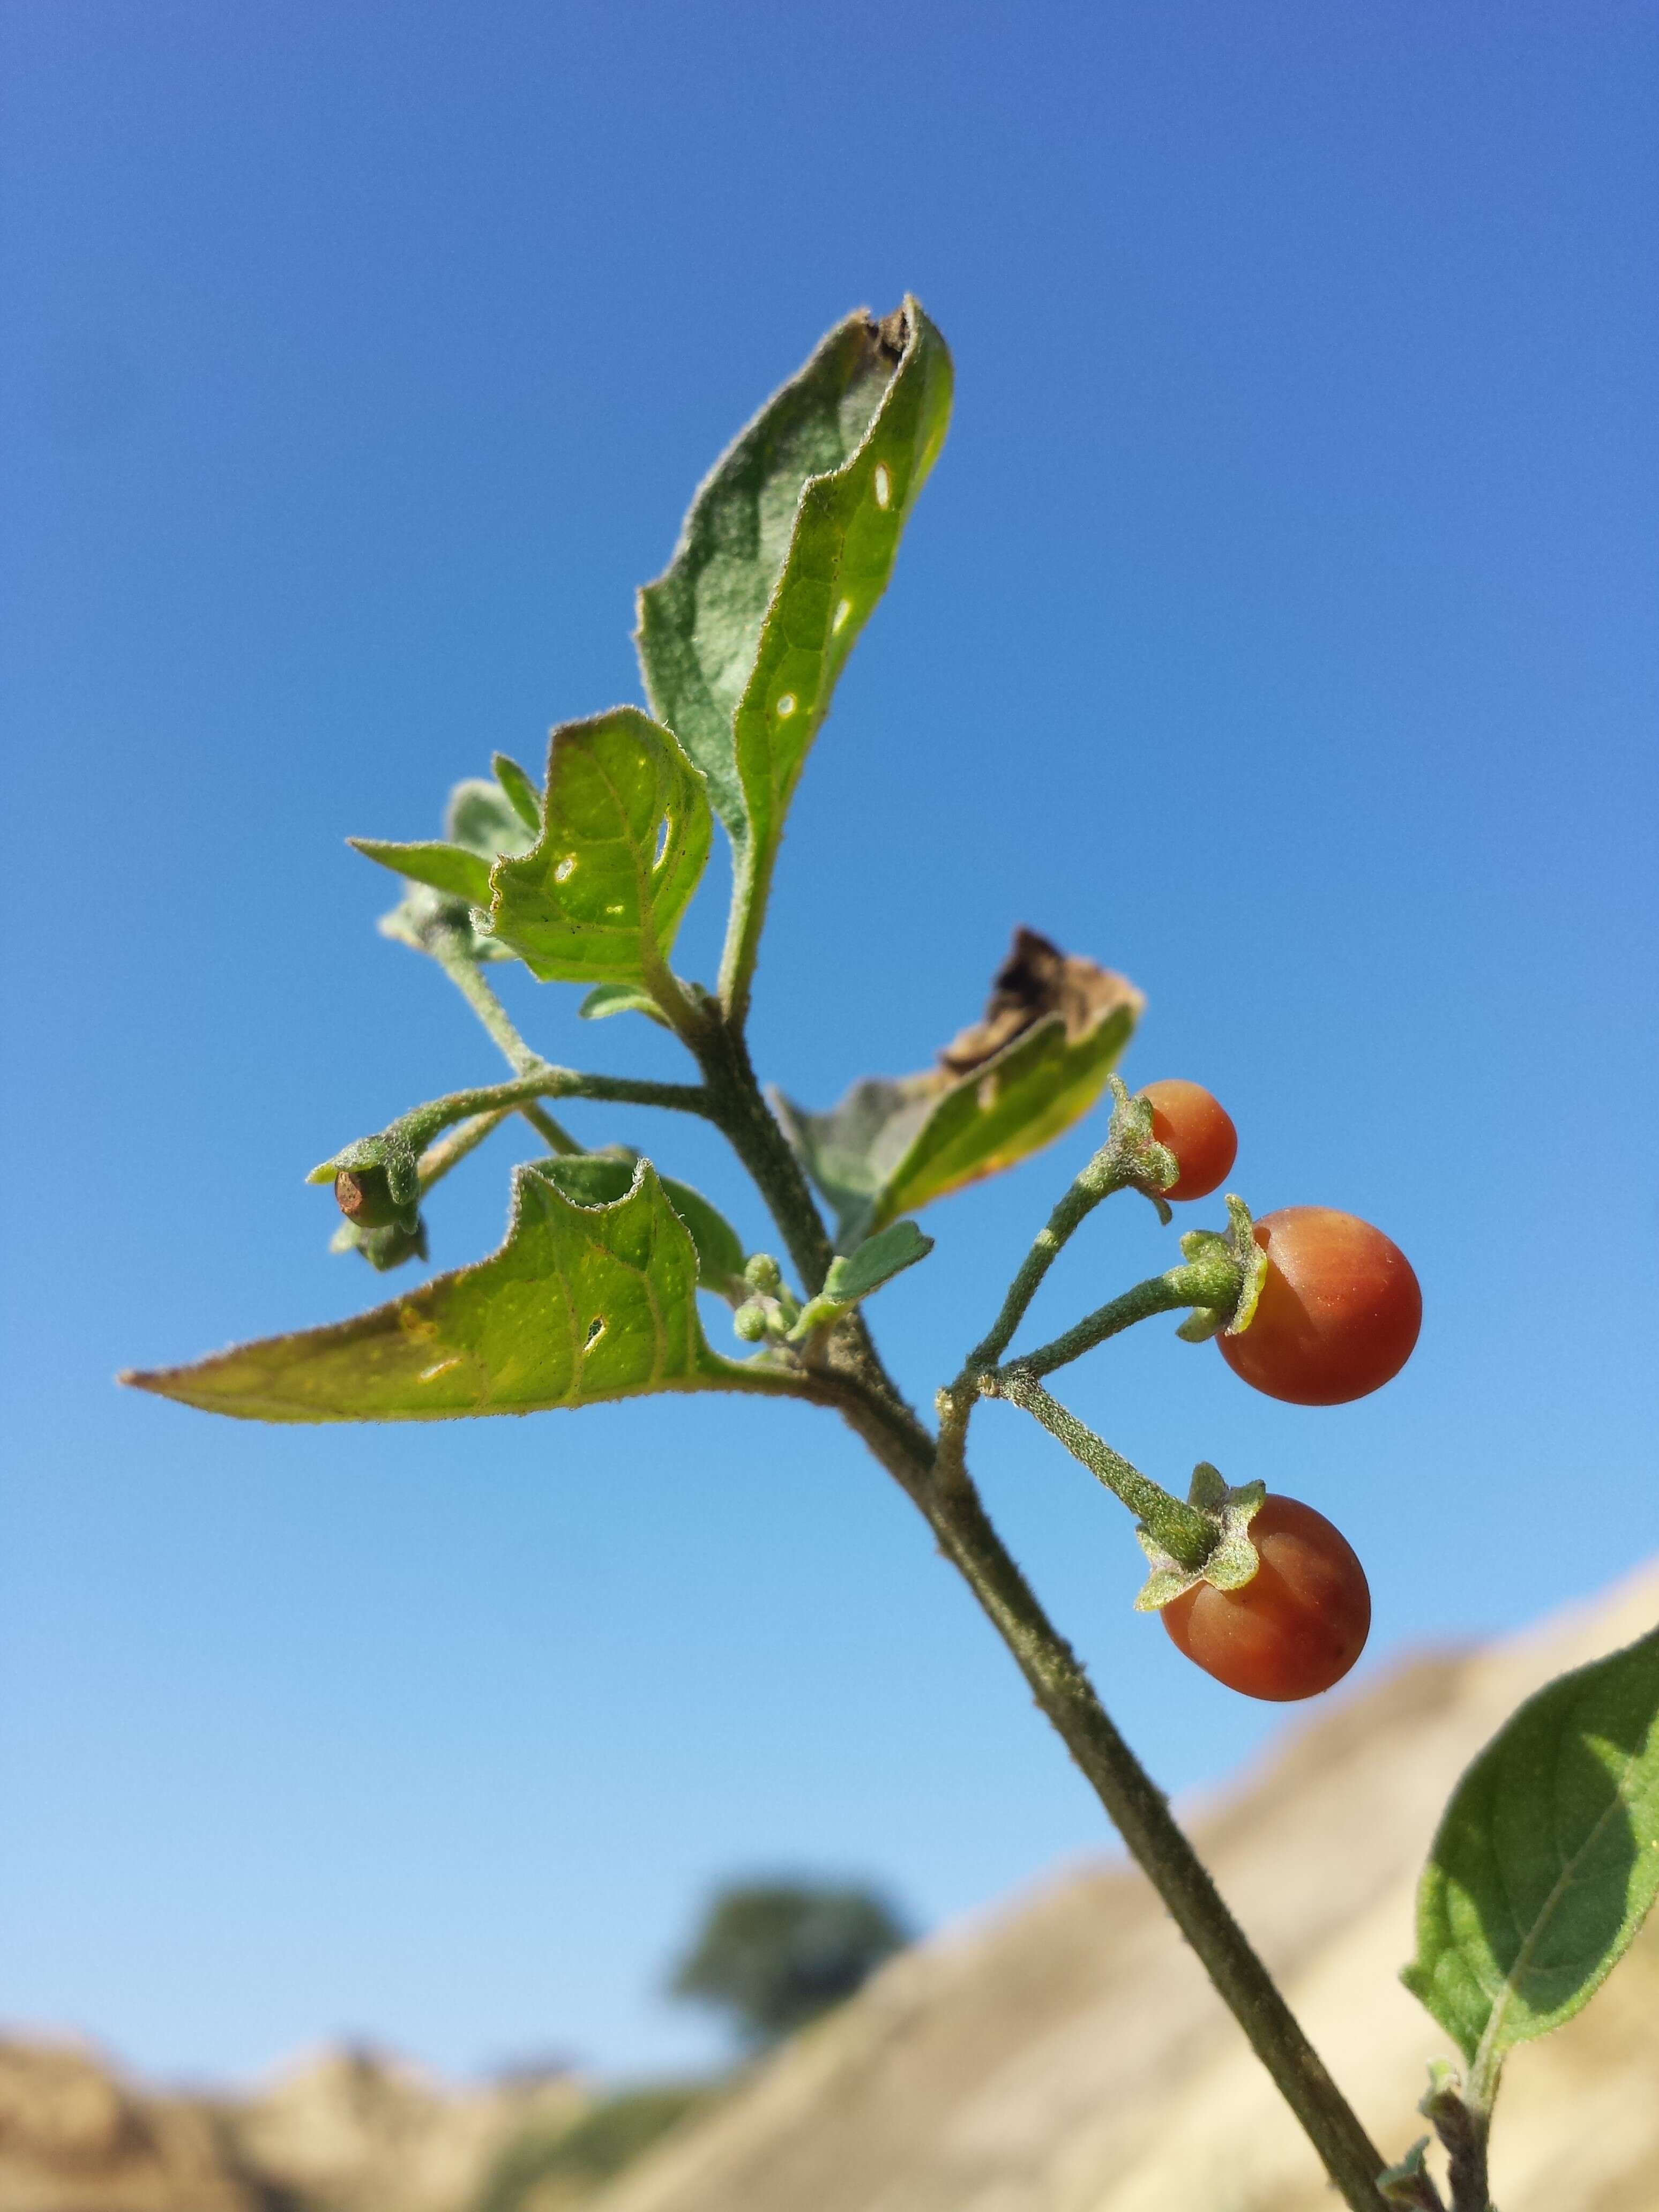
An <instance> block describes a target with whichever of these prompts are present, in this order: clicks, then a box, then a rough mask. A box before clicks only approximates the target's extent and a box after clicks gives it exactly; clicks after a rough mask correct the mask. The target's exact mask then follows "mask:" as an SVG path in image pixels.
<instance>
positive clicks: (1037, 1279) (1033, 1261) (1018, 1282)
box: [962, 1139, 1133, 1383]
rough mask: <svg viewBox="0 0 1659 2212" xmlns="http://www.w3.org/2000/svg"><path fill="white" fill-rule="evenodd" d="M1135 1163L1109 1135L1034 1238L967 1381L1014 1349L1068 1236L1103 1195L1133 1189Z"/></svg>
mask: <svg viewBox="0 0 1659 2212" xmlns="http://www.w3.org/2000/svg"><path fill="white" fill-rule="evenodd" d="M1132 1181H1133V1176H1132V1173H1131V1170H1130V1165H1129V1163H1128V1162H1127V1161H1123V1160H1121V1159H1120V1158H1116V1157H1115V1150H1114V1146H1113V1145H1112V1143H1111V1140H1110V1139H1108V1140H1107V1142H1106V1143H1105V1144H1103V1146H1101V1148H1100V1150H1099V1151H1098V1152H1097V1153H1096V1154H1095V1156H1094V1158H1093V1159H1091V1161H1090V1162H1089V1164H1088V1165H1087V1167H1085V1169H1084V1170H1083V1171H1082V1173H1081V1174H1080V1175H1079V1176H1078V1178H1077V1180H1076V1181H1075V1182H1073V1185H1072V1187H1071V1188H1070V1189H1069V1190H1068V1191H1067V1192H1066V1195H1065V1196H1064V1197H1063V1198H1062V1199H1061V1200H1060V1203H1059V1205H1058V1206H1055V1208H1054V1212H1052V1213H1051V1214H1050V1215H1049V1216H1048V1220H1047V1222H1046V1223H1045V1224H1044V1225H1043V1226H1042V1228H1041V1229H1039V1230H1038V1231H1037V1233H1036V1237H1034V1238H1033V1239H1032V1243H1031V1249H1030V1251H1029V1252H1028V1253H1027V1254H1026V1255H1025V1257H1024V1260H1023V1261H1021V1262H1020V1267H1019V1272H1018V1274H1017V1275H1016V1276H1015V1277H1014V1279H1013V1281H1012V1283H1011V1284H1010V1285H1008V1295H1007V1297H1006V1298H1004V1300H1003V1301H1002V1310H1001V1312H1000V1313H999V1314H998V1316H997V1317H996V1319H995V1321H994V1322H993V1323H992V1324H991V1327H990V1328H988V1329H987V1332H986V1334H984V1335H983V1336H982V1337H981V1339H980V1340H979V1342H978V1343H977V1344H976V1345H975V1346H974V1348H973V1350H972V1351H971V1352H969V1355H968V1358H967V1359H966V1361H965V1362H964V1363H963V1370H962V1380H963V1382H964V1383H966V1382H968V1381H969V1380H970V1379H971V1377H972V1376H975V1375H977V1374H978V1373H979V1371H980V1370H981V1368H984V1367H994V1366H995V1364H996V1363H997V1361H998V1360H999V1359H1000V1358H1001V1357H1002V1355H1003V1353H1004V1352H1006V1350H1007V1349H1008V1346H1009V1345H1010V1343H1011V1342H1012V1340H1013V1334H1014V1331H1015V1330H1016V1329H1017V1328H1018V1327H1019V1325H1020V1323H1021V1322H1022V1321H1024V1318H1025V1312H1026V1309H1027V1307H1028V1306H1030V1303H1031V1300H1032V1299H1033V1298H1034V1297H1036V1293H1037V1289H1038V1286H1039V1285H1040V1284H1041V1283H1042V1279H1043V1277H1044V1276H1045V1275H1046V1274H1047V1273H1048V1270H1049V1268H1050V1267H1053V1266H1054V1261H1056V1260H1057V1259H1058V1258H1059V1257H1060V1251H1061V1249H1062V1247H1063V1246H1064V1245H1065V1243H1066V1240H1067V1238H1068V1237H1071V1236H1072V1235H1073V1233H1074V1231H1076V1230H1077V1229H1079V1227H1080V1226H1081V1225H1082V1224H1083V1223H1084V1222H1085V1221H1086V1220H1087V1219H1088V1218H1089V1216H1090V1215H1091V1213H1092V1212H1094V1210H1095V1208H1096V1206H1098V1205H1099V1204H1100V1202H1101V1200H1103V1199H1107V1198H1110V1197H1111V1195H1112V1194H1113V1193H1114V1192H1115V1191H1119V1190H1124V1189H1127V1188H1128V1186H1129V1184H1130V1183H1131V1182H1132Z"/></svg>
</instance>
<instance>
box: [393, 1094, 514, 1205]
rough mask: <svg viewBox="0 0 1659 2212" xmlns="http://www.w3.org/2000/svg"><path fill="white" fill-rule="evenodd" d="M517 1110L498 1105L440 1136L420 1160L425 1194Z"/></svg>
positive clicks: (423, 1193)
mask: <svg viewBox="0 0 1659 2212" xmlns="http://www.w3.org/2000/svg"><path fill="white" fill-rule="evenodd" d="M512 1111H513V1109H512V1108H511V1107H510V1106H498V1107H497V1108H496V1109H495V1111H494V1112H493V1113H490V1114H475V1115H473V1116H472V1118H471V1121H463V1122H462V1123H461V1124H460V1126H459V1128H454V1129H452V1130H451V1131H450V1133H449V1134H448V1135H447V1137H440V1138H439V1139H438V1141H437V1143H436V1144H435V1145H428V1146H427V1148H426V1150H425V1151H424V1152H422V1154H421V1157H420V1160H419V1162H418V1163H417V1165H418V1169H419V1173H420V1177H421V1195H422V1198H424V1197H425V1195H426V1194H427V1192H428V1191H429V1190H430V1189H431V1188H432V1186H433V1184H434V1183H436V1182H442V1181H443V1179H444V1177H445V1176H447V1174H448V1173H449V1170H451V1168H453V1167H458V1166H459V1164H460V1163H461V1162H462V1161H463V1160H464V1159H465V1158H466V1156H467V1154H468V1153H469V1152H476V1151H477V1148H478V1146H480V1145H481V1144H483V1140H484V1139H485V1138H486V1137H487V1136H489V1134H490V1133H491V1132H492V1131H493V1130H495V1129H499V1128H500V1127H501V1124H502V1122H503V1121H506V1120H507V1116H508V1115H510V1114H511V1112H512Z"/></svg>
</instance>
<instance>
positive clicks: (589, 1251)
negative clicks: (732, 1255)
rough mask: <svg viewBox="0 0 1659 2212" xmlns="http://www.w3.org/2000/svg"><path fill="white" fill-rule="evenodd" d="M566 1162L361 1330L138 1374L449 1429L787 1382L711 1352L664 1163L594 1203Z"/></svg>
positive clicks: (243, 1406)
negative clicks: (498, 1223) (461, 1418)
mask: <svg viewBox="0 0 1659 2212" xmlns="http://www.w3.org/2000/svg"><path fill="white" fill-rule="evenodd" d="M556 1165H557V1164H556V1163H554V1164H548V1163H538V1164H535V1165H533V1166H530V1167H521V1168H520V1169H518V1170H516V1171H515V1173H514V1176H513V1207H512V1214H511V1218H510V1220H509V1223H508V1227H507V1240H506V1242H505V1243H503V1244H502V1246H501V1249H500V1250H499V1251H498V1252H496V1253H495V1254H494V1255H492V1256H491V1257H490V1258H489V1259H488V1260H483V1261H479V1262H478V1263H477V1265H476V1266H473V1267H462V1268H460V1269H459V1270H458V1271H456V1272H455V1273H451V1274H447V1275H439V1276H437V1277H435V1279H433V1280H432V1281H431V1282H430V1283H428V1284H425V1285H422V1287H421V1288H420V1289H418V1290H415V1291H410V1292H409V1293H408V1294H407V1296H405V1297H401V1298H397V1299H394V1300H393V1301H392V1304H389V1305H383V1306H377V1307H376V1308H375V1309H374V1311H373V1312H371V1313H367V1314H363V1315H362V1316H359V1317H358V1318H357V1319H356V1320H355V1321H347V1322H337V1323H335V1324H334V1325H333V1326H331V1327H330V1328H313V1329H306V1330H302V1331H301V1332H300V1333H299V1334H295V1335H292V1336H275V1337H266V1338H264V1339H262V1340H259V1341H258V1342H256V1343H252V1344H243V1345H239V1346H236V1347H235V1348H234V1350H232V1351H229V1352H218V1353H216V1354H215V1355H214V1356H213V1357H212V1358H207V1359H203V1360H198V1361H197V1362H196V1363H195V1364H193V1365H191V1366H188V1367H173V1368H163V1369H161V1370H156V1371H155V1372H152V1373H147V1374H130V1375H127V1376H124V1377H123V1378H122V1379H123V1380H124V1381H125V1382H128V1383H134V1384H136V1385H137V1387H138V1388H139V1389H143V1390H150V1391H154V1392H155V1394H156V1395H158V1396H160V1397H163V1398H173V1399H176V1400H178V1401H179V1402H180V1403H182V1404H185V1405H189V1406H199V1407H202V1408H204V1410H205V1411H207V1412H210V1413H230V1414H234V1415H237V1416H239V1417H240V1418H241V1419H245V1420H258V1421H430V1420H444V1419H452V1418H453V1417H454V1416H455V1415H458V1414H464V1413H537V1412H539V1411H542V1410H544V1409H545V1408H548V1407H564V1406H586V1405H595V1404H599V1403H600V1402H601V1401H605V1400H608V1399H612V1398H631V1397H638V1396H641V1395H645V1394H647V1393H649V1392H653V1391H662V1390H721V1389H726V1390H730V1389H776V1388H779V1387H781V1385H780V1380H779V1378H778V1377H777V1376H775V1374H769V1373H768V1372H767V1371H766V1370H764V1369H762V1368H757V1367H756V1366H755V1365H754V1364H743V1363H739V1362H738V1361H734V1360H729V1359H724V1358H721V1357H720V1355H719V1354H718V1353H717V1352H713V1351H711V1350H710V1348H709V1346H708V1342H707V1341H706V1340H705V1338H704V1336H703V1333H702V1324H701V1322H699V1320H698V1318H697V1304H696V1287H697V1276H698V1260H697V1248H696V1243H695V1241H694V1239H693V1237H692V1234H691V1231H690V1229H689V1228H688V1227H687V1226H686V1224H685V1222H684V1219H683V1218H682V1217H681V1215H680V1213H679V1212H678V1210H677V1209H676V1206H674V1204H673V1203H672V1202H671V1200H670V1199H669V1197H668V1195H667V1194H666V1193H665V1190H664V1188H663V1186H662V1184H661V1182H659V1180H658V1177H657V1174H656V1171H655V1170H654V1169H653V1167H652V1166H651V1164H650V1163H649V1162H648V1161H647V1160H641V1161H640V1162H639V1163H638V1164H637V1165H636V1166H635V1167H634V1168H633V1169H632V1170H631V1171H630V1172H629V1176H628V1187H627V1188H626V1189H625V1191H624V1192H623V1195H622V1196H621V1197H619V1198H617V1199H615V1200H611V1201H608V1202H604V1203H600V1204H598V1205H593V1206H588V1205H583V1204H580V1203H579V1202H578V1201H577V1200H574V1199H572V1198H570V1197H568V1196H567V1195H566V1194H565V1193H564V1192H563V1191H562V1190H561V1189H560V1188H559V1187H558V1185H557V1183H556V1181H555V1180H554V1176H553V1172H552V1171H551V1170H552V1169H553V1168H555V1167H556ZM709 1211H710V1212H713V1209H712V1208H710V1209H709ZM732 1242H733V1243H735V1242H736V1240H735V1238H733V1239H732Z"/></svg>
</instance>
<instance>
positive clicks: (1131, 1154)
mask: <svg viewBox="0 0 1659 2212" xmlns="http://www.w3.org/2000/svg"><path fill="white" fill-rule="evenodd" d="M1106 1087H1107V1089H1108V1091H1110V1093H1111V1097H1112V1120H1111V1126H1110V1127H1109V1130H1108V1132H1107V1136H1106V1142H1105V1143H1104V1145H1103V1146H1102V1147H1101V1149H1100V1151H1099V1152H1097V1154H1096V1155H1095V1158H1093V1159H1092V1160H1091V1162H1090V1164H1089V1167H1088V1169H1086V1170H1085V1174H1089V1175H1091V1176H1093V1177H1094V1178H1095V1179H1096V1180H1097V1182H1098V1183H1099V1185H1100V1187H1101V1188H1102V1189H1103V1190H1105V1189H1110V1190H1138V1191H1139V1192H1140V1193H1141V1194H1142V1195H1143V1196H1144V1197H1146V1198H1149V1199H1151V1200H1152V1204H1153V1205H1154V1206H1156V1207H1157V1208H1158V1219H1159V1220H1160V1221H1161V1222H1162V1223H1163V1224H1164V1227H1165V1228H1166V1229H1167V1228H1168V1227H1169V1225H1170V1222H1171V1221H1172V1220H1173V1219H1174V1218H1175V1216H1174V1214H1173V1213H1172V1212H1170V1204H1169V1200H1167V1199H1166V1198H1165V1197H1164V1192H1165V1191H1166V1190H1170V1189H1172V1188H1174V1186H1175V1185H1176V1183H1177V1182H1180V1180H1181V1165H1180V1163H1179V1162H1178V1161H1177V1159H1176V1156H1175V1154H1174V1153H1173V1152H1171V1151H1170V1148H1169V1146H1167V1145H1160V1144H1159V1142H1158V1139H1157V1138H1156V1137H1155V1136H1154V1135H1153V1134H1152V1101H1151V1099H1149V1098H1141V1097H1133V1096H1131V1094H1130V1091H1129V1086H1128V1085H1127V1083H1125V1082H1124V1080H1123V1079H1122V1077H1121V1075H1109V1076H1108V1077H1107V1079H1106Z"/></svg>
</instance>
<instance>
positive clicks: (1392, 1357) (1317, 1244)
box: [1215, 1206, 1423, 1406]
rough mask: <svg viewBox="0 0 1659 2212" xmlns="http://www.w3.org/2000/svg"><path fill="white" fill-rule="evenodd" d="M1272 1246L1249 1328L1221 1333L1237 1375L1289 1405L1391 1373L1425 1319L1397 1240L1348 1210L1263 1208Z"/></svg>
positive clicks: (1360, 1393)
mask: <svg viewBox="0 0 1659 2212" xmlns="http://www.w3.org/2000/svg"><path fill="white" fill-rule="evenodd" d="M1255 1241H1256V1243H1258V1244H1259V1245H1260V1246H1261V1249H1262V1250H1263V1251H1264V1252H1265V1253H1266V1254H1267V1277H1266V1279H1265V1280H1264V1281H1263V1283H1262V1285H1261V1299H1260V1301H1259V1303H1258V1304H1257V1306H1256V1310H1255V1316H1254V1317H1253V1318H1252V1320H1251V1322H1250V1325H1249V1328H1246V1329H1244V1330H1243V1331H1242V1332H1241V1334H1239V1335H1237V1336H1228V1335H1226V1334H1222V1335H1220V1336H1218V1337H1217V1338H1216V1340H1215V1341H1216V1343H1217V1344H1218V1345H1219V1346H1220V1347H1221V1356H1222V1358H1224V1359H1225V1361H1226V1363H1227V1364H1228V1366H1229V1367H1231V1369H1232V1370H1233V1372H1234V1374H1235V1375H1237V1376H1242V1377H1243V1380H1244V1381H1245V1382H1246V1383H1249V1384H1250V1385H1251V1387H1252V1388H1253V1389H1257V1390H1260V1391H1262V1392H1263V1393H1265V1395H1267V1397H1269V1398H1282V1399H1283V1400H1285V1402H1286V1403H1287V1404H1289V1405H1292V1406H1345V1405H1346V1404H1347V1403H1348V1402H1349V1401H1350V1400H1352V1399H1354V1398H1364V1397H1366V1396H1368V1395H1369V1394H1370V1392H1371V1391H1373V1390H1380V1389H1382V1387H1383V1384H1384V1383H1389V1382H1392V1381H1393V1379H1394V1377H1395V1376H1396V1375H1397V1374H1398V1373H1399V1372H1400V1370H1401V1368H1402V1367H1403V1366H1404V1365H1405V1364H1406V1362H1407V1360H1408V1359H1409V1358H1411V1356H1412V1348H1413V1346H1414V1345H1415V1344H1416V1342H1417V1334H1418V1331H1419V1328H1421V1327H1422V1325H1423V1293H1422V1291H1421V1290H1420V1288H1419V1285H1418V1280H1417V1277H1416V1276H1415V1275H1414V1274H1413V1272H1412V1265H1411V1262H1410V1261H1409V1260H1407V1257H1406V1255H1405V1254H1404V1253H1403V1252H1402V1251H1401V1249H1400V1247H1399V1246H1398V1245H1397V1244H1395V1243H1393V1242H1392V1241H1391V1240H1390V1239H1389V1237H1385V1236H1384V1235H1383V1231H1381V1230H1380V1229H1373V1228H1372V1227H1371V1225H1370V1222H1369V1221H1361V1220H1360V1219H1358V1217H1357V1216H1356V1215H1354V1214H1352V1213H1339V1212H1336V1211H1335V1209H1334V1207H1331V1206H1285V1207H1283V1208H1281V1210H1280V1211H1279V1212H1277V1213H1265V1214H1263V1216H1262V1217H1261V1220H1260V1221H1258V1222H1257V1223H1256V1225H1255Z"/></svg>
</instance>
